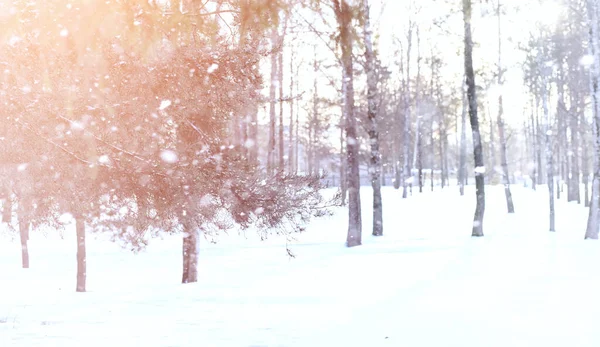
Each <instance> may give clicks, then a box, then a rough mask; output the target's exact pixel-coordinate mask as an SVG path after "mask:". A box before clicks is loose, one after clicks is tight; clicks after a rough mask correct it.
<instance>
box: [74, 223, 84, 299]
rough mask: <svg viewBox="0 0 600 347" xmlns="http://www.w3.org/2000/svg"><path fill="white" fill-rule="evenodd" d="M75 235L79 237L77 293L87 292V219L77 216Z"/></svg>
mask: <svg viewBox="0 0 600 347" xmlns="http://www.w3.org/2000/svg"><path fill="white" fill-rule="evenodd" d="M75 233H76V236H77V288H76V291H77V292H85V282H86V277H87V270H86V269H87V257H86V251H85V219H84V218H83V216H81V215H78V216H75Z"/></svg>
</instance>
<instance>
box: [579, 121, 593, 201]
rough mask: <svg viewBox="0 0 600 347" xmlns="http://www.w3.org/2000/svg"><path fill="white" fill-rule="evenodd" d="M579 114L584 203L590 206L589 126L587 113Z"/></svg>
mask: <svg viewBox="0 0 600 347" xmlns="http://www.w3.org/2000/svg"><path fill="white" fill-rule="evenodd" d="M579 116H580V117H581V120H580V131H581V143H582V146H581V147H582V149H581V150H582V153H581V176H582V177H581V179H582V181H583V203H584V206H585V207H589V206H590V187H589V181H590V170H589V160H590V156H589V153H588V146H587V144H586V142H587V141H586V132H585V127H586V126H587V123H586V120H585V113H584V112H583V111H581V112H580V114H579Z"/></svg>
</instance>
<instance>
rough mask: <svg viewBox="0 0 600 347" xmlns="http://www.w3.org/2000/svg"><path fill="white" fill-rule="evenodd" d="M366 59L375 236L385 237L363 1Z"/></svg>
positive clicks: (366, 4)
mask: <svg viewBox="0 0 600 347" xmlns="http://www.w3.org/2000/svg"><path fill="white" fill-rule="evenodd" d="M362 5H363V13H364V34H365V59H366V71H367V86H368V90H367V100H368V111H367V116H368V119H369V141H370V145H371V153H370V162H369V164H370V166H371V167H370V171H371V186H372V187H373V235H374V236H381V235H383V206H382V200H381V154H380V153H379V131H378V127H377V97H378V92H377V76H376V75H375V54H374V53H373V38H372V32H371V23H370V15H369V9H370V8H369V1H368V0H363V3H362Z"/></svg>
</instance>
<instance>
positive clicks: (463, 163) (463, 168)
mask: <svg viewBox="0 0 600 347" xmlns="http://www.w3.org/2000/svg"><path fill="white" fill-rule="evenodd" d="M461 87H462V88H461V90H462V101H463V102H462V113H461V116H460V158H459V167H458V184H459V188H460V195H461V196H463V195H465V182H466V175H467V110H468V105H469V102H468V100H467V92H466V90H465V79H464V78H463V81H462V83H461Z"/></svg>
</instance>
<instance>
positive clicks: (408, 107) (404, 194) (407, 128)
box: [402, 21, 413, 199]
mask: <svg viewBox="0 0 600 347" xmlns="http://www.w3.org/2000/svg"><path fill="white" fill-rule="evenodd" d="M412 26H413V24H412V21H409V23H408V49H407V53H406V79H405V83H406V85H405V87H404V91H405V93H404V95H405V100H406V105H404V106H405V107H406V109H405V111H404V153H403V156H404V165H403V167H402V198H403V199H406V198H407V197H408V187H407V183H408V182H407V180H408V178H409V177H412V172H411V169H410V165H409V155H410V123H411V115H410V110H411V95H410V53H411V48H412V30H413V28H412Z"/></svg>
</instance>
